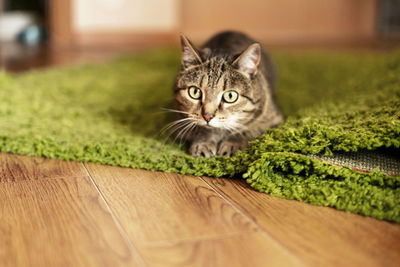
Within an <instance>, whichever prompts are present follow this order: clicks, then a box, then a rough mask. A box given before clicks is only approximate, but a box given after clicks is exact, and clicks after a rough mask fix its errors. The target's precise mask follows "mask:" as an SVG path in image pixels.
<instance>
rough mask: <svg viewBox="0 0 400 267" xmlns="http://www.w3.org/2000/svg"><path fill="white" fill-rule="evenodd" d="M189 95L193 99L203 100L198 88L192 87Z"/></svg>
mask: <svg viewBox="0 0 400 267" xmlns="http://www.w3.org/2000/svg"><path fill="white" fill-rule="evenodd" d="M188 94H189V96H190V97H191V98H193V99H196V100H198V99H200V98H201V90H200V89H199V88H197V87H196V86H190V87H189V89H188Z"/></svg>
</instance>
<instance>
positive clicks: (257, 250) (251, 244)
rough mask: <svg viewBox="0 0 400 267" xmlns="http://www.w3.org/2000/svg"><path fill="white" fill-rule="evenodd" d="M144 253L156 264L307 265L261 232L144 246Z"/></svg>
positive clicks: (174, 265)
mask: <svg viewBox="0 0 400 267" xmlns="http://www.w3.org/2000/svg"><path fill="white" fill-rule="evenodd" d="M140 253H141V254H142V255H143V257H144V259H145V261H146V263H148V265H149V266H152V267H158V266H159V267H169V266H171V267H179V266H182V267H186V266H207V267H212V266H229V267H235V266H238V267H239V266H241V267H244V266H260V267H262V266H269V267H272V266H304V265H303V264H302V263H300V262H298V261H297V260H296V259H295V258H293V257H288V255H286V254H285V253H282V251H281V250H278V249H276V247H275V246H271V243H270V242H268V240H267V239H266V238H265V237H264V236H263V234H262V233H260V232H253V233H241V234H234V235H232V236H228V237H223V238H216V239H200V240H191V241H178V242H175V243H173V242H171V243H169V244H164V245H154V246H148V247H142V248H140Z"/></svg>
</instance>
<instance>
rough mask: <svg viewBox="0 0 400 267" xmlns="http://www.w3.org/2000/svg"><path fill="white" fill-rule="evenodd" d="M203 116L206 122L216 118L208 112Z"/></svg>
mask: <svg viewBox="0 0 400 267" xmlns="http://www.w3.org/2000/svg"><path fill="white" fill-rule="evenodd" d="M202 115H203V118H204V119H205V120H206V122H210V120H211V119H212V118H214V114H211V113H208V112H205V113H203V114H202Z"/></svg>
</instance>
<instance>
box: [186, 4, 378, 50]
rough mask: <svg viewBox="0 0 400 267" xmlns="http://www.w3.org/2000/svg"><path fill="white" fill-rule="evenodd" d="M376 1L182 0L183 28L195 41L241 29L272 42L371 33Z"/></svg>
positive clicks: (357, 36) (336, 38) (367, 35)
mask: <svg viewBox="0 0 400 267" xmlns="http://www.w3.org/2000/svg"><path fill="white" fill-rule="evenodd" d="M375 12H376V0H279V1H276V0H264V1H259V0H246V1H241V0H218V1H214V0H202V1H197V0H184V1H182V21H181V30H182V31H183V32H185V33H186V34H187V35H188V36H191V37H192V39H194V40H195V41H196V40H197V41H199V40H204V39H205V38H206V37H207V36H209V35H210V34H212V33H215V32H217V31H220V30H224V29H238V30H242V31H246V32H249V33H250V34H252V35H253V36H255V37H257V38H259V39H261V40H264V41H266V42H269V43H277V44H281V43H315V42H327V41H346V40H349V39H351V40H361V39H368V38H373V37H374V36H375V33H376V30H375Z"/></svg>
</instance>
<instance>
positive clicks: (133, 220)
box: [85, 164, 255, 245]
mask: <svg viewBox="0 0 400 267" xmlns="http://www.w3.org/2000/svg"><path fill="white" fill-rule="evenodd" d="M85 166H86V167H87V169H88V171H89V173H90V175H91V176H92V178H93V180H94V181H95V183H96V184H97V186H98V187H99V190H100V191H101V192H102V193H103V194H104V198H105V199H106V201H107V203H108V204H109V205H110V207H111V209H113V211H114V212H115V215H116V216H117V218H118V219H119V220H120V222H121V224H122V226H123V227H124V229H125V230H126V232H127V233H128V235H129V237H130V238H131V239H132V240H134V242H136V243H138V244H140V245H147V244H151V243H152V242H160V241H177V240H185V239H197V238H205V237H213V236H219V235H226V234H232V233H239V232H246V231H253V230H254V229H255V228H254V224H253V223H252V222H251V221H249V220H248V219H247V218H245V217H244V216H243V215H241V214H240V213H238V212H237V211H236V210H235V209H233V208H232V207H231V205H230V204H228V203H227V202H225V201H224V200H223V199H222V198H220V197H219V196H218V195H217V194H216V193H215V192H214V191H213V190H211V189H210V188H209V187H208V185H207V184H205V183H204V182H203V181H201V180H200V179H199V178H197V177H193V176H183V175H178V174H172V173H162V172H150V171H145V170H139V169H130V168H121V167H110V166H102V165H95V164H85Z"/></svg>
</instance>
